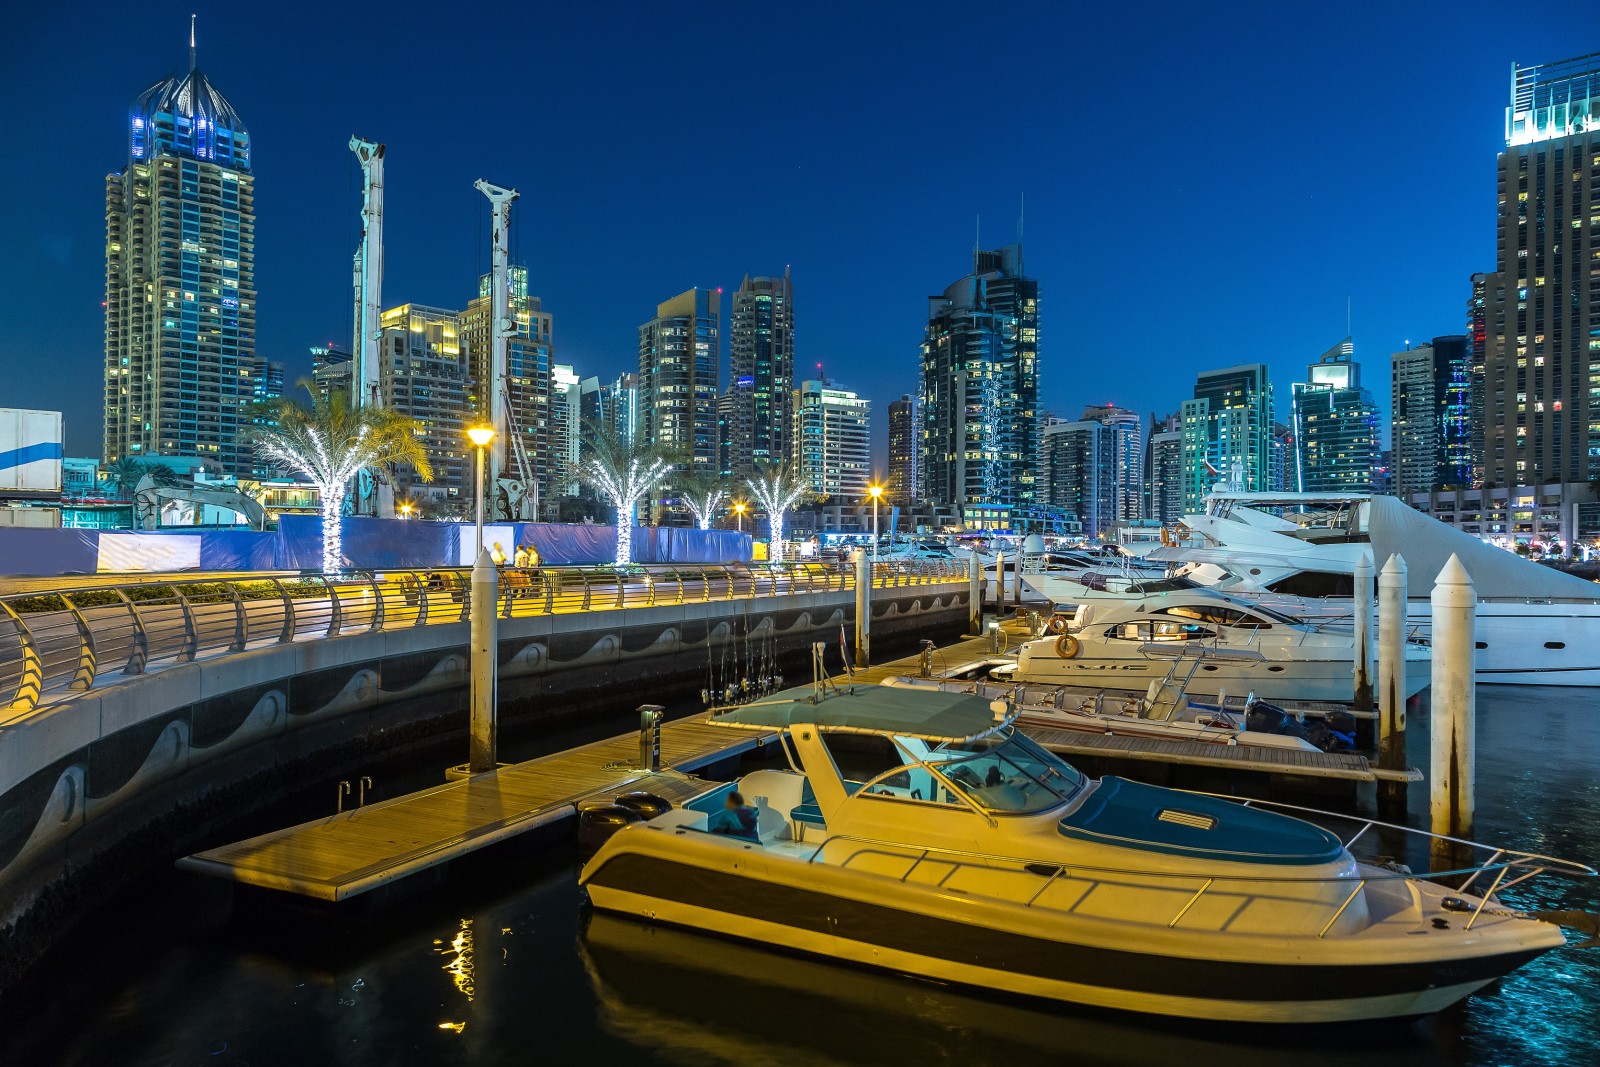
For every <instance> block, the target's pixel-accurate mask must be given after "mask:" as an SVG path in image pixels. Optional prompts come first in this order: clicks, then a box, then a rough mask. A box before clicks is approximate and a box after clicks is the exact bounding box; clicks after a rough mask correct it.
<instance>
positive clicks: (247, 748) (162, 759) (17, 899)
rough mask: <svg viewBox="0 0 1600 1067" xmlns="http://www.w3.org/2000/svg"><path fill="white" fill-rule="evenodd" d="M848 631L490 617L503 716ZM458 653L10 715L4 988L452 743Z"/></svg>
mask: <svg viewBox="0 0 1600 1067" xmlns="http://www.w3.org/2000/svg"><path fill="white" fill-rule="evenodd" d="M966 597H967V587H966V583H965V582H961V583H947V584H939V585H924V586H917V587H911V588H903V589H878V590H874V593H873V605H872V608H873V610H872V614H873V624H872V629H873V636H874V638H875V639H876V640H877V641H878V642H879V643H880V644H883V643H888V642H893V641H894V640H896V639H897V638H899V639H902V640H905V639H909V638H910V637H912V636H913V635H918V634H922V633H938V632H940V631H943V632H946V633H948V632H951V631H952V630H954V629H955V628H956V627H959V626H961V625H962V624H964V623H965V621H966V617H967V609H966ZM853 624H854V594H853V592H851V591H838V592H826V593H793V594H785V595H782V596H768V597H756V598H752V599H748V600H738V601H720V602H708V603H686V604H674V605H661V606H653V607H637V608H625V609H621V610H609V611H592V612H582V613H574V614H557V615H540V616H533V617H521V618H511V619H501V620H500V621H499V648H498V653H499V656H498V658H499V669H500V703H501V719H502V723H503V724H506V725H508V726H513V727H515V726H517V725H518V724H519V723H520V724H522V725H529V724H533V723H539V722H543V721H546V720H549V721H556V720H558V719H570V717H572V716H575V715H576V716H581V715H583V714H584V713H585V711H586V710H587V711H599V710H607V709H609V710H616V708H617V706H618V700H619V699H621V700H623V701H628V702H632V703H635V704H643V703H649V702H652V701H653V700H654V699H655V698H656V696H657V695H659V694H660V693H662V692H665V691H676V692H683V691H686V690H687V691H694V690H698V689H699V688H700V687H701V686H702V685H704V684H705V680H706V678H707V670H708V664H711V665H712V667H713V669H714V670H715V669H716V668H717V667H718V665H720V664H722V663H725V662H729V661H731V662H733V663H735V664H741V663H742V664H748V663H749V659H750V658H752V657H753V656H754V655H756V654H762V655H770V656H772V657H774V658H782V659H784V660H785V661H787V662H791V663H793V662H795V661H796V658H797V657H798V656H799V655H800V654H801V653H803V652H804V651H805V650H806V649H807V648H809V646H810V644H811V643H812V642H814V641H825V642H827V643H828V644H829V645H832V646H836V645H837V644H838V642H839V640H840V628H841V626H842V627H844V628H845V629H846V631H847V635H848V632H849V630H850V628H851V627H852V626H853ZM838 651H839V650H835V651H831V652H830V654H829V661H830V663H835V664H836V663H837V660H836V659H835V658H834V657H835V656H836V655H837V654H838ZM467 657H468V627H467V624H466V623H464V622H461V623H452V624H444V625H430V626H419V627H414V628H407V629H397V630H392V631H390V630H386V631H378V632H370V633H360V634H349V635H343V636H338V637H332V638H326V639H321V640H301V641H294V642H290V643H283V644H270V645H266V646H265V647H261V648H255V649H248V650H245V651H242V652H234V653H219V654H217V655H212V656H201V657H199V658H197V659H195V660H194V661H193V662H187V663H174V664H171V665H168V666H165V667H162V668H161V669H151V670H150V671H149V672H148V673H146V674H142V675H135V676H130V677H127V678H125V679H123V680H120V681H117V682H115V683H114V684H111V685H107V686H104V687H102V688H97V689H93V690H90V691H88V692H83V693H71V694H63V696H62V699H59V700H56V701H54V702H52V703H49V704H43V705H41V706H39V707H38V708H36V709H34V710H33V711H32V712H30V713H29V714H27V715H26V716H23V717H21V718H19V719H16V720H13V721H11V722H9V723H7V725H6V726H5V727H4V728H3V729H0V988H4V986H5V985H7V984H9V982H10V981H11V980H12V979H14V978H15V977H16V976H17V975H18V974H19V973H20V972H21V970H22V969H23V968H24V967H25V966H26V965H27V964H28V962H30V961H31V960H32V959H35V958H37V956H38V954H39V953H40V952H41V951H43V949H44V948H46V947H48V945H49V943H50V942H51V941H52V940H53V939H54V938H55V937H57V936H58V935H59V933H60V932H61V931H62V930H63V929H64V928H65V927H66V926H67V925H69V924H70V922H71V920H72V918H73V916H74V915H75V914H77V913H78V912H79V911H81V910H82V909H83V908H85V907H90V906H93V905H94V904H96V903H98V902H99V901H101V900H104V899H106V898H107V897H109V896H110V895H111V894H112V893H113V892H114V891H115V888H116V886H117V885H118V884H120V883H121V881H122V880H123V879H125V878H126V877H129V876H131V875H132V874H134V873H137V872H138V871H142V870H149V869H151V866H152V865H154V864H164V863H169V862H171V861H172V860H173V859H175V858H176V857H177V856H178V855H181V854H183V853H184V852H186V851H189V850H191V849H192V848H193V847H194V846H195V845H196V843H197V842H199V841H200V840H201V839H203V837H204V836H205V834H206V833H207V832H208V831H212V830H213V829H214V828H215V827H216V826H218V825H221V824H223V823H225V822H227V821H229V820H237V819H238V818H239V817H240V816H242V815H244V814H247V813H248V812H249V811H251V810H253V809H258V808H261V807H264V806H265V805H267V804H268V803H271V802H272V801H274V800H276V799H277V798H278V797H280V796H281V795H282V794H283V793H284V792H285V791H286V790H288V789H289V788H291V787H292V786H295V785H303V784H304V782H305V780H306V778H307V777H308V776H310V775H317V774H325V773H328V772H330V771H339V770H340V769H342V768H348V767H350V766H353V765H354V762H355V761H357V760H361V759H372V758H373V757H375V756H380V755H383V754H385V753H393V752H395V751H398V750H401V749H403V748H404V747H405V746H406V745H408V744H414V743H418V742H423V741H427V740H430V739H435V740H436V739H439V738H441V737H443V736H445V735H448V734H450V733H459V734H462V735H464V734H465V730H466V716H467V702H468V690H467V685H468V671H467V668H468V658H467ZM619 695H621V696H620V697H619ZM464 751H465V746H464V745H463V752H464Z"/></svg>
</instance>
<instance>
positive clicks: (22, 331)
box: [0, 0, 1600, 456]
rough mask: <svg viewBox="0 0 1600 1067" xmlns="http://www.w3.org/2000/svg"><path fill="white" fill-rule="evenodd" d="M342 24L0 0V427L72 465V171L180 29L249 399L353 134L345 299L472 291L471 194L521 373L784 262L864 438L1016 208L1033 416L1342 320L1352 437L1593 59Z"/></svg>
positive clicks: (573, 15)
mask: <svg viewBox="0 0 1600 1067" xmlns="http://www.w3.org/2000/svg"><path fill="white" fill-rule="evenodd" d="M356 7H357V5H354V4H349V5H347V4H343V3H329V2H327V0H323V2H321V3H316V4H309V3H298V2H274V3H271V4H263V3H214V2H205V3H200V4H198V6H196V3H195V0H189V2H187V3H183V4H171V3H144V2H137V3H127V2H125V0H124V2H121V3H117V4H95V3H77V4H25V5H12V6H11V7H10V8H8V10H7V14H6V16H5V19H4V20H3V25H4V29H5V33H4V34H3V36H0V90H3V96H0V98H3V99H5V100H6V101H8V104H7V107H6V115H5V124H4V130H5V133H4V145H5V147H4V160H5V163H4V165H3V166H0V205H3V207H0V323H3V324H4V329H0V406H20V407H38V408H60V409H63V410H64V411H65V412H66V416H67V452H68V454H69V455H90V456H97V455H99V452H100V407H101V386H100V378H101V365H102V363H101V361H102V342H101V335H102V318H101V306H100V305H101V301H102V299H103V295H104V294H103V287H104V264H103V247H104V233H105V231H104V178H105V175H106V174H107V173H108V172H111V171H114V170H117V169H119V168H120V167H121V166H123V165H124V164H125V163H126V161H127V135H126V129H125V123H126V117H127V111H128V105H129V104H130V102H131V101H132V100H133V98H134V96H135V95H136V94H137V93H138V92H139V91H140V90H142V89H144V88H145V87H146V86H148V85H150V84H151V83H153V82H155V81H157V80H158V79H160V78H161V77H163V76H165V75H167V74H169V73H172V72H175V71H179V70H180V69H182V68H183V67H184V66H185V65H186V63H187V34H188V21H189V19H188V16H189V13H190V12H191V11H198V13H199V59H200V67H201V69H203V70H204V71H205V72H206V73H207V75H208V76H209V77H210V78H211V80H212V82H213V83H214V84H215V85H216V86H217V87H218V88H219V89H220V90H221V91H222V92H223V94H224V95H225V96H227V97H228V99H229V100H230V101H231V102H232V103H233V105H234V107H235V108H236V109H237V110H238V111H239V113H240V114H241V115H242V116H243V118H244V121H245V123H246V124H247V125H248V127H249V129H250V133H251V138H252V143H253V146H254V159H255V173H256V180H257V185H256V207H257V284H258V288H259V313H258V316H259V317H258V350H259V351H260V352H261V353H262V354H264V355H267V356H269V357H271V358H274V359H278V360H281V361H283V362H284V363H285V364H286V365H287V367H288V372H289V377H290V379H291V380H292V379H293V378H294V377H296V376H297V375H299V374H302V373H305V372H306V370H307V369H308V368H309V357H308V356H307V354H306V349H307V348H308V346H310V345H312V344H317V343H322V342H325V341H327V340H329V339H335V340H339V341H348V338H349V336H350V331H351V327H350V316H351V292H350V257H351V254H352V252H353V251H354V250H355V246H356V242H357V239H358V237H359V229H358V221H357V213H358V210H359V205H360V184H359V170H358V168H357V166H356V164H355V161H354V157H353V156H352V155H351V154H350V152H349V151H348V149H347V148H346V142H347V141H348V140H349V137H350V135H351V134H352V133H359V134H361V135H363V136H366V137H370V138H372V139H375V140H380V141H384V142H387V144H388V146H389V147H388V170H387V183H388V203H387V208H386V213H385V217H386V222H387V228H388V244H387V266H386V277H385V285H384V292H383V298H384V304H385V306H393V305H395V304H398V303H402V302H406V301H411V302H418V303H425V304H433V305H440V306H445V307H451V308H460V307H463V306H464V305H465V303H466V301H467V299H468V298H469V297H470V296H472V295H473V294H474V293H475V292H476V277H477V275H478V274H479V273H481V272H482V271H484V270H486V269H487V263H488V246H487V240H488V238H487V224H486V218H487V207H486V202H485V201H484V199H483V198H482V196H481V195H479V194H478V193H477V192H475V191H474V190H473V189H472V182H473V180H474V179H476V178H480V177H482V178H487V179H489V180H490V181H492V182H496V183H498V184H503V185H511V186H514V187H516V188H517V189H519V190H521V192H522V199H521V201H519V203H518V205H517V213H516V216H515V217H516V225H515V228H514V233H513V239H512V254H513V258H514V260H516V261H520V262H522V263H524V264H526V265H527V267H528V269H529V276H530V284H531V286H532V288H533V289H534V291H535V292H537V293H538V294H539V295H540V296H541V297H543V298H544V302H545V308H546V309H547V310H550V311H552V312H553V313H554V315H555V337H556V347H557V360H558V361H559V362H562V363H570V364H572V365H573V366H574V367H575V368H576V369H577V371H578V373H579V374H582V375H589V374H599V375H602V376H610V375H615V374H616V373H618V372H620V371H622V370H626V369H630V368H636V365H637V327H638V325H639V323H641V322H643V321H644V320H646V319H647V318H649V317H651V316H652V315H653V314H654V309H655V305H656V303H657V302H659V301H661V300H664V299H666V298H668V297H670V296H673V295H675V294H676V293H678V292H681V291H682V290H684V289H687V288H689V287H690V286H694V285H699V286H704V287H710V288H715V287H717V286H722V287H725V288H726V289H727V290H729V291H731V290H732V289H733V288H734V287H736V286H737V285H738V284H739V281H740V279H741V277H742V276H743V275H744V274H745V273H746V272H749V273H751V274H775V273H778V272H781V271H782V270H783V268H784V266H785V265H786V264H787V265H790V266H792V269H793V272H794V281H795V291H796V337H797V344H796V362H797V365H798V366H799V368H800V369H801V372H802V373H809V371H810V370H811V368H813V367H814V366H815V364H817V363H822V364H823V365H824V367H825V369H826V372H827V374H828V376H829V377H830V378H833V379H834V380H836V381H838V382H839V383H841V384H842V385H844V386H846V387H849V388H855V389H857V390H859V391H861V392H862V393H864V394H865V395H867V396H869V397H870V398H871V399H872V400H873V401H874V412H875V416H876V421H877V424H878V427H877V428H878V437H879V440H880V442H881V440H882V438H883V434H884V428H885V427H884V424H885V423H886V421H887V419H886V417H885V416H884V405H885V404H886V403H887V401H888V400H890V399H892V398H894V397H896V396H898V395H899V394H901V393H903V392H910V391H914V389H915V380H916V357H917V344H918V342H919V341H920V339H921V331H922V327H923V324H924V323H925V321H926V314H927V302H926V297H927V296H928V295H930V294H934V293H938V292H940V291H941V290H943V288H944V287H945V286H946V285H947V284H949V283H950V282H951V281H953V280H954V279H956V278H957V277H959V276H960V275H962V274H963V273H965V271H966V270H967V268H968V266H969V263H970V253H971V249H972V246H973V240H974V222H975V217H979V216H981V219H982V242H983V244H984V245H985V247H994V246H998V245H1000V244H1004V243H1008V242H1010V241H1012V240H1014V239H1015V237H1016V234H1017V228H1018V215H1019V201H1020V200H1021V199H1022V197H1023V196H1024V195H1025V196H1026V203H1027V210H1026V240H1025V249H1026V263H1027V267H1028V271H1029V273H1031V274H1033V275H1035V276H1036V277H1038V278H1039V279H1040V284H1041V290H1042V296H1041V300H1042V306H1041V323H1042V331H1041V336H1042V340H1041V372H1040V374H1041V382H1042V384H1041V399H1042V404H1043V406H1044V407H1045V409H1047V410H1053V411H1055V412H1057V413H1059V414H1063V415H1070V416H1073V417H1076V415H1077V414H1078V413H1079V410H1080V409H1081V407H1082V406H1083V405H1084V404H1085V403H1090V402H1095V403H1105V402H1108V401H1110V402H1116V403H1119V404H1123V405H1125V406H1128V407H1132V408H1135V409H1137V410H1139V411H1141V412H1149V411H1151V410H1153V409H1161V410H1163V411H1165V410H1172V409H1175V408H1176V406H1177V404H1178V402H1179V401H1180V400H1181V399H1183V398H1184V397H1186V396H1187V395H1189V389H1190V387H1191V386H1192V384H1193V377H1194V373H1195V372H1196V371H1198V370H1203V369H1207V368H1211V367H1217V366H1226V365H1230V364H1233V363H1239V362H1246V361H1255V360H1264V361H1266V362H1267V363H1269V364H1270V366H1271V368H1272V374H1273V377H1274V379H1275V380H1276V381H1278V382H1280V383H1281V384H1280V405H1279V406H1280V408H1282V409H1285V410H1286V408H1287V389H1286V385H1287V383H1288V382H1289V381H1291V380H1293V378H1294V376H1296V375H1299V374H1301V373H1303V372H1304V364H1305V363H1307V362H1309V361H1310V360H1312V359H1314V358H1315V357H1316V356H1318V355H1319V354H1321V353H1322V352H1323V351H1324V350H1325V349H1327V348H1328V347H1329V346H1330V345H1332V344H1333V343H1335V342H1336V341H1338V340H1339V339H1340V338H1341V337H1342V336H1343V335H1344V332H1345V307H1346V297H1347V296H1349V297H1351V298H1352V301H1353V305H1354V331H1353V332H1354V336H1355V341H1356V354H1357V358H1358V359H1360V360H1362V361H1363V362H1364V364H1365V373H1366V375H1367V384H1368V385H1369V386H1371V387H1372V388H1373V389H1374V392H1375V393H1377V395H1378V398H1379V402H1380V406H1381V407H1382V408H1383V409H1384V411H1385V417H1387V407H1388V375H1387V356H1388V353H1389V352H1390V351H1392V350H1394V349H1396V348H1400V347H1404V344H1405V342H1406V341H1407V339H1410V340H1412V341H1413V342H1415V341H1418V340H1425V339H1427V338H1429V337H1431V336H1433V335H1435V334H1442V333H1459V332H1461V330H1462V328H1463V319H1464V307H1465V303H1466V300H1467V296H1468V275H1470V274H1471V273H1472V272H1473V271H1477V270H1489V269H1492V268H1493V266H1494V213H1495V186H1494V161H1495V155H1496V152H1497V151H1498V150H1499V149H1500V147H1502V144H1503V128H1504V117H1503V109H1504V107H1505V104H1506V95H1507V87H1508V82H1509V74H1510V65H1511V63H1512V62H1513V60H1515V61H1518V62H1521V63H1523V64H1532V63H1542V62H1549V61H1552V60H1557V59H1563V58H1567V57H1569V56H1574V55H1579V54H1583V53H1586V52H1591V51H1594V50H1596V49H1600V9H1597V8H1596V6H1595V4H1594V3H1593V0H1544V2H1541V3H1539V4H1537V5H1533V6H1530V7H1520V8H1519V6H1518V5H1514V4H1506V3H1504V2H1503V0H1502V2H1498V3H1492V4H1491V3H1476V2H1472V3H1468V2H1449V3H1445V2H1440V3H1433V2H1407V3H1393V2H1389V3H1382V4H1365V3H1329V4H1285V3H1282V2H1281V0H1280V2H1274V3H1265V4H1242V3H1230V4H1198V3H1165V4H1163V3H1145V4H1137V5H1135V4H1126V5H1124V4H1097V5H1076V4H1068V3H1064V2H1063V3H1040V4H1032V5H1023V4H992V5H989V4H973V3H970V2H969V3H964V4H959V5H958V4H949V5H944V4H932V3H917V4H914V5H913V4H909V3H908V4H900V5H890V4H849V5H844V4H840V5H830V4H795V3H783V4H770V5H762V4H757V3H742V4H712V3H687V2H685V3H665V2H664V3H652V4H646V3H637V4H635V3H625V2H624V3H610V4H604V5H601V4H522V3H516V2H509V3H501V4H498V5H492V6H478V5H474V4H470V3H462V2H457V3H449V4H422V3H407V2H405V0H396V2H393V3H387V4H383V5H374V6H373V7H372V8H371V9H370V10H368V11H365V12H358V11H356V10H355V8H356ZM1519 12H1520V13H1521V16H1525V17H1519ZM725 315H726V310H725ZM726 348H727V346H726V337H725V338H724V359H726Z"/></svg>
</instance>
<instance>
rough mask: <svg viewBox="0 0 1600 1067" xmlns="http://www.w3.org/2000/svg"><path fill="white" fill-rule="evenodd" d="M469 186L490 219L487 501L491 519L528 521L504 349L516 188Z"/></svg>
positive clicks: (510, 324)
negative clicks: (485, 200) (491, 507)
mask: <svg viewBox="0 0 1600 1067" xmlns="http://www.w3.org/2000/svg"><path fill="white" fill-rule="evenodd" d="M472 187H473V188H474V189H476V190H478V192H480V193H482V194H483V195H484V196H485V197H487V198H488V200H489V212H490V216H491V224H490V238H491V243H490V261H489V263H490V266H489V293H490V304H489V319H490V325H489V337H490V341H489V344H490V355H489V381H488V383H487V386H488V388H487V389H485V390H484V391H485V392H486V393H487V395H488V397H489V421H490V423H491V424H492V425H493V426H494V431H495V436H494V441H493V442H492V443H491V444H490V446H489V456H488V461H489V470H488V472H487V475H486V477H485V484H487V485H490V486H493V487H494V489H493V490H491V492H492V499H493V500H494V501H495V510H496V511H497V512H499V514H497V515H496V516H495V517H496V518H498V519H502V520H517V519H527V518H528V517H529V516H528V514H527V511H528V507H527V499H528V493H529V491H530V490H532V491H533V492H534V493H535V499H537V488H536V487H535V486H534V483H533V479H532V477H531V474H532V471H531V468H530V466H529V464H528V462H527V453H526V450H525V449H524V447H523V444H522V439H521V435H520V434H519V433H517V432H516V430H515V427H514V426H513V425H512V420H511V419H510V417H509V416H510V412H511V396H510V393H509V386H508V378H509V363H510V360H509V354H508V348H509V346H510V339H511V337H512V335H514V334H515V333H516V329H517V324H516V322H515V321H514V320H513V319H512V318H511V309H510V308H509V307H508V304H507V302H508V299H509V297H510V295H511V278H510V275H511V205H512V203H514V202H515V201H516V199H517V196H518V193H517V191H516V190H515V189H505V188H502V187H500V186H498V185H493V184H491V183H489V182H487V181H484V180H483V179H482V178H480V179H478V180H477V181H476V182H473V184H472ZM508 456H509V457H511V458H510V462H508V461H507V457H508ZM513 464H515V465H516V467H517V469H518V472H519V473H520V474H521V475H522V478H523V482H522V484H521V485H518V484H517V483H516V479H514V478H508V477H507V476H506V475H507V473H508V472H509V471H510V470H511V469H512V465H513Z"/></svg>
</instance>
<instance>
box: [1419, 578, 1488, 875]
mask: <svg viewBox="0 0 1600 1067" xmlns="http://www.w3.org/2000/svg"><path fill="white" fill-rule="evenodd" d="M1477 609H1478V596H1477V592H1476V591H1475V590H1474V589H1473V587H1472V578H1471V577H1470V576H1468V574H1467V570H1466V568H1465V567H1463V566H1462V565H1461V560H1460V559H1458V558H1456V557H1455V556H1454V555H1452V556H1451V557H1450V559H1449V561H1448V562H1446V563H1445V565H1444V569H1443V570H1441V571H1440V572H1439V577H1438V578H1437V579H1435V581H1434V585H1433V688H1432V695H1431V698H1432V711H1431V721H1430V724H1429V728H1430V733H1431V734H1432V735H1433V751H1432V760H1431V762H1430V767H1429V773H1428V782H1429V789H1430V792H1429V797H1428V811H1429V815H1430V821H1431V823H1432V828H1433V832H1434V833H1436V834H1445V835H1448V836H1450V837H1461V838H1465V837H1470V836H1471V834H1472V822H1473V786H1474V781H1473V779H1474V773H1473V746H1474V734H1475V732H1476V727H1477V722H1476V719H1477V696H1476V690H1475V687H1474V677H1473V670H1474V663H1473V659H1474V653H1473V644H1474V641H1475V639H1476V629H1475V623H1476V617H1477ZM1433 851H1434V857H1433V858H1434V863H1435V865H1436V866H1437V865H1438V864H1440V863H1445V864H1449V865H1454V864H1456V863H1459V862H1460V861H1461V859H1462V858H1463V857H1462V855H1461V850H1459V849H1452V848H1450V847H1449V846H1448V845H1447V844H1446V843H1445V842H1440V841H1435V842H1434V850H1433Z"/></svg>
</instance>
